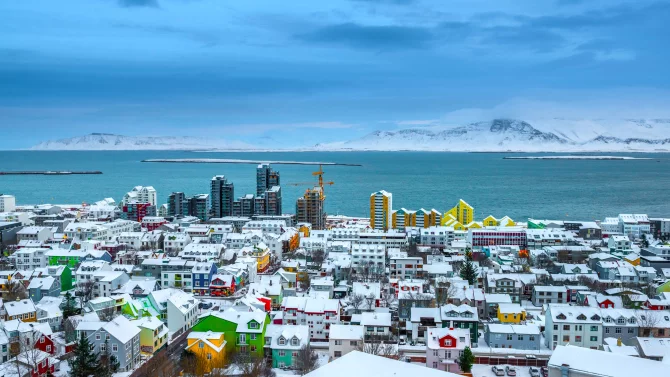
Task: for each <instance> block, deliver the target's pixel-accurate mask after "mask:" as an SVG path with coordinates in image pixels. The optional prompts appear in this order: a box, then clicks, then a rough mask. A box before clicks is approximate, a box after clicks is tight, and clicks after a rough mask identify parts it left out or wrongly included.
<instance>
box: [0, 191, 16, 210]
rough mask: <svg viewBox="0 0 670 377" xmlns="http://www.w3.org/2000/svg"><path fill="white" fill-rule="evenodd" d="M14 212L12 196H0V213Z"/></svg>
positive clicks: (14, 203)
mask: <svg viewBox="0 0 670 377" xmlns="http://www.w3.org/2000/svg"><path fill="white" fill-rule="evenodd" d="M15 210H16V198H15V197H14V196H13V195H2V194H0V212H14V211H15Z"/></svg>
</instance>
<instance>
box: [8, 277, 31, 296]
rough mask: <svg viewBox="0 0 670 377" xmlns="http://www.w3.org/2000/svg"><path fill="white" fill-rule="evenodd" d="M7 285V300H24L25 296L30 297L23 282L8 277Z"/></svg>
mask: <svg viewBox="0 0 670 377" xmlns="http://www.w3.org/2000/svg"><path fill="white" fill-rule="evenodd" d="M6 287H7V292H6V293H5V302H11V301H16V300H23V299H25V298H28V292H26V287H25V286H24V285H23V284H21V282H20V281H16V280H9V279H8V281H7V284H6Z"/></svg>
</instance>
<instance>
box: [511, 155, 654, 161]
mask: <svg viewBox="0 0 670 377" xmlns="http://www.w3.org/2000/svg"><path fill="white" fill-rule="evenodd" d="M503 160H617V161H622V160H623V161H630V160H653V158H650V157H626V156H506V157H503Z"/></svg>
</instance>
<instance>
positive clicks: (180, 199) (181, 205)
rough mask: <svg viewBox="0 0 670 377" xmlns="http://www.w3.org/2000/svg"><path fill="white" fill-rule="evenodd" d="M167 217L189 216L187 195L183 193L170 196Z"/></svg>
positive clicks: (174, 193)
mask: <svg viewBox="0 0 670 377" xmlns="http://www.w3.org/2000/svg"><path fill="white" fill-rule="evenodd" d="M167 206H168V210H167V215H168V216H171V217H174V216H188V202H187V200H186V195H185V194H184V193H183V192H173V193H172V194H170V196H168V200H167Z"/></svg>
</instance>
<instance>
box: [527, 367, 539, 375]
mask: <svg viewBox="0 0 670 377" xmlns="http://www.w3.org/2000/svg"><path fill="white" fill-rule="evenodd" d="M529 372H530V377H540V368H538V367H530V371H529Z"/></svg>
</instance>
